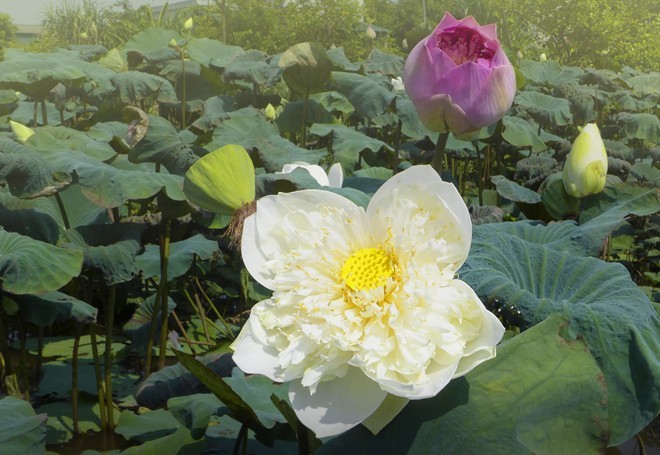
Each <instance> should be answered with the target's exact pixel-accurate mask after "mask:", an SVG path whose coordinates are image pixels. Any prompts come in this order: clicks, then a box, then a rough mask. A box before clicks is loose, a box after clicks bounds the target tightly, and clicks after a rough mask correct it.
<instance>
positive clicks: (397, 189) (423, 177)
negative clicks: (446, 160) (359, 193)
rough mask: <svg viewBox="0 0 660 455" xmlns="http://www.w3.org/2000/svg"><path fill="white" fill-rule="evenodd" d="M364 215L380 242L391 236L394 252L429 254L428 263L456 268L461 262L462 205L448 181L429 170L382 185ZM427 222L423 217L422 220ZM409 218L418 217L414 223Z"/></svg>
mask: <svg viewBox="0 0 660 455" xmlns="http://www.w3.org/2000/svg"><path fill="white" fill-rule="evenodd" d="M367 216H368V217H369V219H370V221H371V222H372V226H371V228H372V232H373V233H374V235H375V236H376V238H378V239H380V240H381V241H383V240H385V239H388V238H390V237H392V236H393V241H394V242H395V243H396V244H397V246H398V249H399V252H403V253H405V252H408V251H421V252H423V250H424V248H425V247H426V246H429V245H432V246H434V249H435V250H437V249H439V251H433V252H431V251H429V253H432V258H433V260H436V261H440V262H444V263H445V264H451V265H452V266H453V268H454V270H457V269H458V268H459V267H460V266H461V265H462V264H463V262H464V261H465V259H466V258H467V254H468V251H469V249H470V243H471V241H472V221H471V220H470V213H469V212H468V209H467V206H466V205H465V202H463V199H462V197H461V195H460V194H459V193H458V190H457V189H456V187H455V186H454V185H452V184H451V183H447V182H443V181H442V179H441V178H440V176H439V175H438V174H437V172H435V171H434V170H433V168H432V167H430V166H413V167H410V168H408V169H406V170H405V171H403V172H401V173H400V174H397V175H395V176H394V177H392V178H391V179H389V180H388V181H387V182H385V183H384V184H383V185H382V186H381V187H380V188H379V189H378V191H376V193H375V194H374V196H373V197H372V198H371V201H370V202H369V207H368V208H367ZM425 216H426V217H427V218H428V219H424V218H423V217H425ZM415 217H421V218H420V220H419V221H418V222H417V223H415V222H414V221H415Z"/></svg>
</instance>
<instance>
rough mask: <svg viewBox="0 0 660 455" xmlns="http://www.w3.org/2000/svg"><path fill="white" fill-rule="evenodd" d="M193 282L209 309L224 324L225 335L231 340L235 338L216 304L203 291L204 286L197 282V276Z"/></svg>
mask: <svg viewBox="0 0 660 455" xmlns="http://www.w3.org/2000/svg"><path fill="white" fill-rule="evenodd" d="M195 282H196V284H197V288H198V289H199V292H200V293H201V294H202V296H203V297H204V300H206V303H208V304H209V306H210V307H211V309H212V310H213V312H214V313H215V315H216V316H217V317H218V319H220V322H222V325H223V326H225V330H226V331H227V336H228V337H229V339H230V340H232V341H233V340H234V339H236V337H235V336H234V333H233V332H232V331H231V328H229V324H227V321H226V320H225V318H224V317H222V315H221V314H220V312H219V311H218V309H217V308H216V306H215V305H214V304H213V301H212V300H211V298H210V297H209V296H208V294H207V293H206V291H204V288H203V287H202V284H201V283H200V282H199V279H198V278H197V277H195Z"/></svg>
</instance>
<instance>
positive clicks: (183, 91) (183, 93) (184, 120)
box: [179, 49, 186, 130]
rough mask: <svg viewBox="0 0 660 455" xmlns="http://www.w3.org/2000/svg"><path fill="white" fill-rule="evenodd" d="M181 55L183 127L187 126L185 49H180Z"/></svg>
mask: <svg viewBox="0 0 660 455" xmlns="http://www.w3.org/2000/svg"><path fill="white" fill-rule="evenodd" d="M179 55H180V56H181V80H182V86H181V129H182V130H183V129H185V128H186V61H185V59H184V58H183V50H182V49H179Z"/></svg>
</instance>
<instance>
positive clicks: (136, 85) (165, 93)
mask: <svg viewBox="0 0 660 455" xmlns="http://www.w3.org/2000/svg"><path fill="white" fill-rule="evenodd" d="M110 80H111V82H112V84H113V85H114V86H115V87H116V88H117V90H119V98H120V99H121V101H122V102H124V103H127V104H128V103H130V104H133V105H139V103H140V102H141V101H146V100H149V99H155V100H158V101H160V102H161V103H174V102H176V101H177V98H176V93H175V92H174V87H172V84H171V83H170V81H168V80H167V79H165V78H162V77H160V76H156V75H155V74H149V73H143V72H140V71H127V72H124V73H117V74H115V75H114V76H113V77H112V78H111V79H110Z"/></svg>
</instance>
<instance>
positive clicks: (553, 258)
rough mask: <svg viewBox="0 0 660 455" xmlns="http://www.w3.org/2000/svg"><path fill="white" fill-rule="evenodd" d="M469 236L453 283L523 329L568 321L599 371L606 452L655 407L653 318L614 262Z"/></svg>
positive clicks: (491, 232) (659, 346)
mask: <svg viewBox="0 0 660 455" xmlns="http://www.w3.org/2000/svg"><path fill="white" fill-rule="evenodd" d="M493 226H496V225H493V224H485V225H480V226H477V227H476V228H475V229H474V236H473V243H472V248H471V251H470V256H469V257H468V260H467V262H466V263H465V265H464V266H463V268H462V269H461V279H463V280H465V281H466V282H467V283H468V284H470V285H471V286H472V287H473V289H474V290H475V292H476V293H477V294H478V295H479V296H480V297H481V298H482V299H483V300H484V301H486V302H493V301H496V300H497V301H499V302H500V305H502V306H503V307H505V308H507V309H509V310H511V311H514V312H519V314H518V316H517V317H518V318H520V325H521V326H522V328H523V329H525V328H528V327H531V326H533V325H535V324H538V323H539V322H541V321H542V320H544V319H545V318H547V317H548V316H550V315H552V314H560V315H562V316H564V317H565V318H567V319H568V320H569V321H571V330H572V331H573V332H574V333H576V334H578V335H579V336H581V337H583V338H584V340H585V342H586V344H587V346H588V347H589V350H590V351H591V352H592V353H593V355H594V358H595V359H596V360H597V362H598V365H599V366H600V368H601V369H602V370H603V374H604V376H605V381H606V383H607V390H608V412H609V420H610V423H611V425H612V435H611V439H610V441H609V443H610V445H617V444H620V443H623V442H625V441H626V440H628V439H629V438H630V437H632V436H634V435H635V434H636V433H637V432H638V431H640V430H641V429H642V428H644V427H645V426H646V425H647V424H648V423H649V422H650V421H651V420H652V419H653V417H654V416H655V414H656V412H657V409H658V407H659V406H660V395H659V394H658V390H660V388H659V386H660V358H659V355H660V354H659V353H660V340H659V339H658V337H657V334H658V333H659V332H660V316H659V315H658V313H657V311H656V310H655V309H654V308H653V306H652V305H651V302H650V301H649V299H648V297H646V295H645V294H644V293H643V292H642V291H640V290H639V289H638V288H637V286H636V285H635V283H634V282H633V281H632V280H631V279H630V275H629V273H628V271H627V270H626V269H625V268H624V267H623V266H622V265H621V264H616V263H606V262H603V261H601V260H598V259H595V258H591V257H580V256H577V255H575V254H573V253H571V252H568V251H557V250H555V249H550V248H547V247H546V246H544V245H540V244H537V243H531V242H528V241H525V240H522V239H520V238H518V237H514V236H512V235H510V234H506V233H503V232H501V231H500V230H499V229H497V228H494V227H493Z"/></svg>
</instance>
